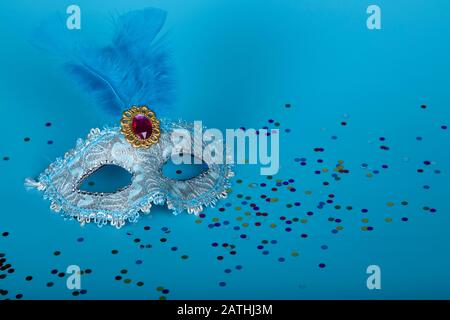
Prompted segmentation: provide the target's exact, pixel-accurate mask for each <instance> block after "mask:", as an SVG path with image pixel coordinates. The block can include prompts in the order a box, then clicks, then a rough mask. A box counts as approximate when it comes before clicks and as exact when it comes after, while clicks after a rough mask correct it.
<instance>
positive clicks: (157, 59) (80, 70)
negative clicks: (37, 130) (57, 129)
mask: <svg viewBox="0 0 450 320" xmlns="http://www.w3.org/2000/svg"><path fill="white" fill-rule="evenodd" d="M165 19H166V12H165V11H163V10H160V9H155V8H147V9H143V10H139V11H131V12H129V13H126V14H124V15H122V16H120V17H118V18H117V19H116V20H115V25H114V32H113V37H112V41H111V43H110V44H109V45H107V46H102V47H101V46H100V47H92V46H87V45H86V44H84V43H82V41H80V39H79V34H80V32H79V30H68V29H67V28H66V26H65V23H64V20H63V19H61V17H55V18H53V19H51V20H49V21H48V22H46V23H45V24H43V25H42V26H41V27H40V28H39V29H38V31H37V33H36V35H35V37H34V40H35V41H34V43H35V45H36V46H37V47H38V48H41V49H44V50H46V51H49V52H52V53H53V54H55V55H56V56H58V57H59V58H61V59H62V62H63V65H64V70H65V71H67V73H68V74H69V75H70V76H71V77H72V78H73V79H74V80H75V81H76V83H78V84H79V85H80V87H81V88H82V89H83V91H86V92H87V93H88V94H89V95H90V96H91V97H92V98H93V99H94V101H95V102H96V104H98V105H100V106H101V107H103V109H104V110H106V111H107V112H108V113H109V114H111V115H112V116H114V117H117V116H120V115H121V113H122V112H123V111H124V110H126V109H129V108H130V107H131V106H132V105H147V106H149V108H151V109H152V110H154V111H156V112H157V113H161V112H162V113H164V111H165V110H166V109H167V107H169V106H170V105H171V103H172V100H173V79H172V72H171V71H172V70H171V65H170V58H169V56H168V53H167V50H166V48H165V46H164V44H163V43H162V41H161V39H156V37H157V35H158V33H159V32H160V30H161V28H162V26H163V24H164V22H165Z"/></svg>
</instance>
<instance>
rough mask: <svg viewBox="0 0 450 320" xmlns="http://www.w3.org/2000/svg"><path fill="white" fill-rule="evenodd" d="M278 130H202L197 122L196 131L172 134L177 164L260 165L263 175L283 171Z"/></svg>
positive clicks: (200, 123) (195, 122)
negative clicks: (281, 169) (281, 168)
mask: <svg viewBox="0 0 450 320" xmlns="http://www.w3.org/2000/svg"><path fill="white" fill-rule="evenodd" d="M279 134H280V132H279V130H278V129H267V128H264V129H259V130H255V129H243V128H240V129H226V130H225V134H224V133H223V132H222V131H221V130H219V129H215V128H208V129H203V125H202V122H201V121H194V130H193V131H190V130H187V129H175V130H173V131H172V133H171V140H172V144H173V145H174V150H173V151H172V156H171V158H172V161H173V163H174V164H182V163H183V164H192V163H194V164H201V163H203V161H205V162H206V163H209V164H259V165H260V166H261V168H260V174H261V175H274V174H276V173H277V172H278V170H279V169H280V137H279Z"/></svg>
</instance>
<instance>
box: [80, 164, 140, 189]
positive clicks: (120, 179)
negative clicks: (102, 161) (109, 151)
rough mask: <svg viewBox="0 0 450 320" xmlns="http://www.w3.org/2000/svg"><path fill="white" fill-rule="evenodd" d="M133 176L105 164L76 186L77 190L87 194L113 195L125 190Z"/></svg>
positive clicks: (118, 167)
mask: <svg viewBox="0 0 450 320" xmlns="http://www.w3.org/2000/svg"><path fill="white" fill-rule="evenodd" d="M132 178H133V175H132V174H131V173H130V172H128V171H127V170H125V169H124V168H122V167H120V166H117V165H113V164H107V165H103V166H101V167H99V168H98V169H97V170H95V171H94V172H93V173H91V174H90V175H88V176H86V177H85V178H83V179H82V180H81V181H80V183H79V184H78V190H80V191H83V192H88V193H114V192H118V191H121V190H123V189H126V188H127V187H128V186H130V184H131V180H132Z"/></svg>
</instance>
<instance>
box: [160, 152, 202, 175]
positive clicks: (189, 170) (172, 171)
mask: <svg viewBox="0 0 450 320" xmlns="http://www.w3.org/2000/svg"><path fill="white" fill-rule="evenodd" d="M196 162H197V163H196ZM206 171H208V165H207V164H206V163H205V162H203V160H200V159H198V158H196V157H194V156H192V155H191V160H190V163H181V164H175V163H174V162H173V161H172V159H169V160H168V161H167V162H166V163H165V164H164V165H163V168H162V173H163V175H164V176H165V177H167V178H169V179H172V180H179V181H185V180H190V179H192V178H195V177H197V176H199V175H201V174H202V173H204V172H206Z"/></svg>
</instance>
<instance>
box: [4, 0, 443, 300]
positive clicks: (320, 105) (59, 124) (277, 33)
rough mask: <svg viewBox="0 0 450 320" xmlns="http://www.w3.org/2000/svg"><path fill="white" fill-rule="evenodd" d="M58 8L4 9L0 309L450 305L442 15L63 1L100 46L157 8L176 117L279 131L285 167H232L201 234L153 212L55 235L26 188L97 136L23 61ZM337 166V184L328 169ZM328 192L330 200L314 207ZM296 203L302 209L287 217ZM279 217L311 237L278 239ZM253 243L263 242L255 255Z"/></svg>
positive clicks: (389, 9)
mask: <svg viewBox="0 0 450 320" xmlns="http://www.w3.org/2000/svg"><path fill="white" fill-rule="evenodd" d="M372 3H375V4H377V5H379V6H380V7H381V12H382V29H381V30H368V29H367V27H366V19H367V16H368V15H367V14H366V8H367V6H368V5H370V4H372ZM70 4H72V1H70V2H69V1H50V0H45V1H43V0H42V1H39V2H36V1H23V0H20V1H18V0H14V1H12V0H3V1H2V3H1V5H0V38H1V39H2V45H1V50H0V52H1V59H0V64H1V67H0V70H1V72H0V99H1V100H0V102H1V106H0V108H1V114H2V120H3V121H2V130H1V132H2V138H1V139H0V156H1V159H3V158H4V157H8V158H9V160H0V176H1V184H0V195H1V200H2V205H1V209H0V253H3V254H4V255H5V256H4V257H3V258H2V259H3V260H2V265H3V268H2V270H1V271H0V275H1V274H4V275H5V276H3V278H2V279H0V289H2V291H1V292H0V293H2V295H1V296H0V298H12V299H14V298H22V299H48V298H56V299H99V298H101V299H110V298H113V299H159V298H161V297H164V298H167V299H197V298H203V299H205V298H206V299H222V298H223V299H226V298H230V299H231V298H233V299H243V298H247V299H249V298H251V299H269V298H270V299H317V298H327V299H328V298H330V299H347V298H356V299H363V298H364V299H380V298H389V299H391V298H400V299H404V298H414V299H416V298H426V299H428V298H450V290H449V289H450V273H449V270H450V257H449V241H450V232H449V227H450V217H449V214H448V213H449V209H450V206H449V197H450V191H449V188H448V171H449V170H450V163H449V160H450V159H449V153H448V145H449V133H448V130H447V129H445V127H444V128H442V127H441V126H443V125H449V123H450V119H449V115H450V111H449V103H450V94H449V83H450V79H449V77H450V59H449V57H450V43H449V34H450V2H449V1H446V0H441V1H438V0H434V1H425V0H423V1H421V0H414V1H406V0H397V1H381V0H377V1H375V2H373V1H370V2H369V1H362V0H358V1H356V0H347V1H337V0H334V1H329V0H321V1H313V0H310V1H305V0H296V1H287V0H284V1H278V0H277V1H275V0H268V1H249V0H247V1H238V0H227V1H221V0H214V1H210V0H208V1H207V0H202V1H170V0H165V1H138V0H127V1H108V2H106V1H83V0H77V1H76V4H77V5H79V6H80V7H81V12H82V29H83V31H84V32H86V33H89V34H91V35H93V36H94V37H98V38H99V39H103V38H105V39H107V38H108V32H109V31H110V30H111V24H110V21H111V19H110V17H111V15H114V14H117V13H123V12H126V11H128V10H131V9H139V8H143V7H147V6H156V7H159V8H162V9H165V10H167V11H168V20H167V23H166V25H165V27H164V31H165V32H167V35H168V43H169V44H170V49H171V51H172V54H173V62H174V65H175V67H176V73H177V75H176V78H177V103H176V105H175V106H174V108H173V110H172V111H171V113H172V114H171V117H172V118H174V119H175V118H183V119H186V120H202V121H203V122H204V124H205V125H207V126H208V127H217V128H221V129H225V128H238V127H241V126H243V127H246V128H262V127H264V126H269V127H270V128H279V129H280V144H281V146H280V152H281V154H280V162H281V169H280V171H279V173H278V174H277V175H276V176H274V177H273V178H272V179H271V180H270V179H268V178H267V177H264V176H260V175H259V167H258V166H250V165H247V166H245V165H244V166H237V167H236V168H235V171H236V177H235V178H234V180H233V186H232V190H231V193H230V194H229V198H228V199H227V200H223V201H222V202H220V203H219V205H218V207H217V208H215V209H207V210H206V211H205V214H206V217H204V218H203V219H198V218H196V217H194V216H190V215H187V214H183V215H180V216H177V217H175V216H172V215H171V214H170V212H169V211H168V210H166V209H164V208H157V209H154V210H152V217H148V216H146V217H142V219H141V220H140V221H139V222H138V223H136V224H133V225H126V226H125V227H124V228H122V229H121V230H116V229H114V228H110V227H106V228H102V229H99V228H97V227H96V226H94V225H87V226H85V227H80V226H79V225H78V223H76V222H74V221H64V220H63V219H62V218H61V217H60V216H59V215H58V214H55V213H52V212H51V211H50V210H49V203H48V202H47V201H44V200H42V198H41V197H40V195H39V194H38V193H37V192H27V191H26V190H25V189H24V186H23V181H24V179H25V178H26V177H29V176H31V177H35V176H37V175H38V174H39V173H40V172H41V171H42V170H44V169H45V167H46V166H47V165H48V164H50V163H51V162H52V161H53V160H54V159H55V158H56V157H58V156H61V155H63V154H64V152H65V151H67V150H68V149H70V148H72V147H73V146H74V144H75V141H76V139H77V138H78V137H84V136H85V135H86V134H87V133H88V131H89V129H90V128H93V127H99V126H100V127H101V126H103V125H104V124H105V119H104V117H103V115H102V114H101V113H100V112H97V111H94V106H93V104H92V102H91V101H90V100H88V99H87V98H86V95H83V94H82V93H80V91H79V90H78V89H77V88H75V87H74V86H73V84H72V83H71V82H70V81H69V80H68V79H66V78H65V75H64V74H63V73H62V72H61V71H60V69H59V66H58V64H57V63H56V62H55V61H54V60H53V59H51V58H50V57H48V56H46V55H45V54H43V53H40V52H38V51H36V50H35V49H34V48H33V47H32V46H31V39H30V35H31V34H32V32H33V30H34V29H35V28H36V27H37V26H38V25H39V23H40V22H42V21H43V20H44V19H45V18H46V17H48V15H50V14H51V13H53V12H55V11H59V12H62V13H64V12H65V9H66V7H67V6H68V5H70ZM286 104H290V108H287V107H286V106H285V105H286ZM421 105H426V106H427V108H421ZM269 120H274V121H273V123H271V122H269ZM47 122H51V126H49V127H47V126H46V125H45V124H46V123H47ZM341 122H346V125H342V123H341ZM276 123H278V124H279V125H278V126H276ZM286 129H288V130H287V131H286ZM26 137H29V138H30V141H28V142H26V141H24V138H26ZM381 137H383V138H385V140H384V141H380V138H381ZM417 137H420V138H419V139H418V138H417ZM49 140H52V141H53V144H48V141H49ZM380 146H388V147H389V150H382V149H380ZM314 148H324V151H323V152H315V151H314ZM302 158H305V160H300V159H302ZM318 159H322V160H323V163H318V162H317V160H318ZM339 160H342V161H344V163H343V165H344V167H345V169H347V170H349V172H348V173H340V172H335V171H333V169H334V168H335V167H336V164H337V162H338V161H339ZM303 161H304V162H305V165H301V164H300V163H301V162H303ZM424 161H430V162H431V163H430V164H429V165H426V164H424ZM364 164H367V166H366V165H364ZM382 165H388V166H389V167H388V168H387V169H383V168H382ZM324 168H326V169H328V170H329V171H328V172H322V173H321V174H315V172H314V171H315V170H322V169H324ZM420 168H422V169H423V170H424V172H423V173H419V172H417V169H420ZM367 174H372V176H371V177H368V176H367ZM333 175H334V176H333ZM336 178H338V180H337V179H336ZM289 179H294V182H293V183H290V184H289V185H287V186H286V185H283V182H284V181H288V180H289ZM277 181H278V182H279V183H278V184H281V186H277ZM324 181H325V182H329V185H328V186H324V185H323V182H324ZM261 183H266V184H267V186H265V187H264V186H261ZM424 185H427V186H429V188H428V189H425V188H424ZM273 187H276V188H277V190H276V191H272V190H271V188H273ZM288 187H293V188H295V189H294V190H295V191H291V190H289V189H288ZM329 194H333V195H334V198H333V199H332V200H333V203H331V204H325V205H323V204H322V205H321V204H320V203H321V202H326V201H327V200H329V199H330V198H329V197H328V195H329ZM239 195H242V197H241V198H240V196H239ZM261 195H266V196H267V197H270V198H278V201H275V202H266V201H265V200H264V199H262V198H261V197H260V196H261ZM245 197H250V198H248V200H245ZM243 201H247V202H244V203H242V202H243ZM402 201H407V205H406V204H402ZM295 202H300V203H301V205H300V206H295V205H294V206H293V207H291V208H288V207H287V206H286V205H288V204H293V203H295ZM390 202H391V203H390ZM252 203H254V204H255V205H256V206H257V207H259V210H254V209H253V208H252V207H251V206H250V204H252ZM335 205H340V206H342V208H341V209H337V208H336V207H335ZM237 206H240V207H241V209H240V210H236V207H237ZM347 206H351V207H352V208H351V210H349V209H346V207H347ZM424 207H429V208H435V209H436V212H435V213H431V212H430V210H426V209H425V210H424ZM220 208H223V209H224V210H223V211H220V210H219V209H220ZM362 209H367V210H368V212H366V213H363V212H362V211H361V210H362ZM257 211H260V212H266V213H268V215H267V216H266V217H262V216H257V215H256V212H257ZM309 211H312V212H313V215H312V216H308V215H307V212H309ZM245 212H250V215H245ZM281 216H285V217H287V220H291V221H293V219H294V218H298V219H307V222H306V223H302V222H300V221H299V222H293V223H292V224H291V225H287V224H286V221H283V220H280V217H281ZM215 218H216V219H215ZM329 218H334V219H341V222H340V223H336V221H335V220H334V221H330V220H331V219H329ZM386 218H391V219H392V222H386V221H385V219H386ZM402 218H407V219H408V220H407V221H402ZM217 219H218V220H217ZM239 219H241V220H239ZM363 219H368V222H364V221H366V220H364V221H363ZM197 220H200V221H201V223H196V221H197ZM403 220H405V219H403ZM217 221H218V222H219V223H220V226H217V227H211V225H212V224H213V223H215V222H217ZM227 222H228V223H227ZM255 222H260V223H261V226H255V225H254V224H255ZM243 223H248V224H249V225H248V226H247V227H245V225H242V224H243ZM271 224H276V227H273V228H272V227H271V226H270V225H271ZM145 226H149V227H151V229H150V230H145V229H144V227H145ZM339 226H341V227H342V228H343V229H342V228H341V227H339ZM286 227H291V228H292V231H290V232H287V231H286V230H285V228H286ZM337 227H339V228H338V229H341V230H338V231H333V230H336V228H337ZM362 227H363V229H364V227H372V228H373V230H372V231H364V230H363V229H361V228H362ZM238 228H239V229H238ZM237 229H238V230H237ZM369 229H370V228H369ZM243 234H244V235H245V236H246V238H242V237H241V235H243ZM301 234H307V235H308V237H307V238H301ZM161 238H166V239H167V241H166V242H161ZM135 239H140V242H136V241H137V240H135ZM262 240H268V241H269V244H267V245H264V249H258V248H257V246H258V245H260V244H261V241H262ZM271 240H275V241H276V243H275V244H271V243H270V241H271ZM214 242H217V243H218V244H219V246H218V247H213V246H212V243H214ZM223 243H228V244H233V245H235V249H234V250H235V251H236V254H235V255H232V254H230V249H229V247H227V248H224V247H222V244H223ZM147 244H151V246H152V247H151V248H145V245H147ZM140 245H144V249H141V248H140ZM324 245H326V246H327V249H323V248H322V246H324ZM172 247H176V248H177V250H176V251H174V250H172V249H171V248H172ZM112 250H118V251H119V252H118V254H112V253H111V251H112ZM264 250H267V252H266V254H263V251H264ZM55 251H60V255H58V256H56V255H54V252H55ZM293 252H298V254H299V255H298V256H292V253H293ZM183 255H187V256H188V258H187V259H182V258H181V257H182V256H183ZM217 256H223V257H224V259H223V260H221V261H219V260H218V259H217ZM279 258H284V259H285V260H284V262H280V261H279ZM321 263H323V264H325V267H324V268H320V267H319V264H321ZM8 264H10V266H8V267H5V266H6V265H8ZM71 264H75V265H79V266H80V267H81V268H82V269H83V270H84V271H85V270H86V269H89V270H90V271H91V272H89V270H88V273H84V275H83V276H82V280H81V281H82V289H83V290H85V291H83V292H78V293H75V295H74V292H73V291H71V290H68V289H67V288H66V284H65V282H66V275H64V274H61V277H59V276H58V275H57V274H52V270H57V273H60V272H64V271H65V269H66V268H67V266H68V265H71ZM372 264H376V265H379V266H380V267H381V271H382V278H381V283H382V289H381V290H368V289H367V287H366V279H367V276H368V275H367V274H366V268H367V266H369V265H372ZM238 265H239V266H241V267H242V268H241V269H240V270H239V268H238V269H236V266H238ZM11 269H13V271H12V272H11V271H9V270H11ZM225 269H230V270H231V272H230V273H226V272H225ZM121 270H126V274H121ZM53 272H55V271H53ZM118 275H120V276H122V279H121V280H115V277H116V276H118ZM27 276H32V277H33V278H32V280H31V281H27V280H26V279H25V278H26V277H27ZM125 279H129V281H127V282H130V283H128V284H127V283H125V281H124V280H125ZM139 281H141V282H143V285H142V286H138V285H137V283H138V282H139ZM49 282H51V283H53V285H50V286H49V285H48V283H49ZM221 282H224V283H225V285H224V286H221V285H220V283H221ZM159 287H162V288H164V289H167V290H169V291H168V292H167V291H164V292H163V291H161V288H159ZM77 294H78V295H77Z"/></svg>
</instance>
